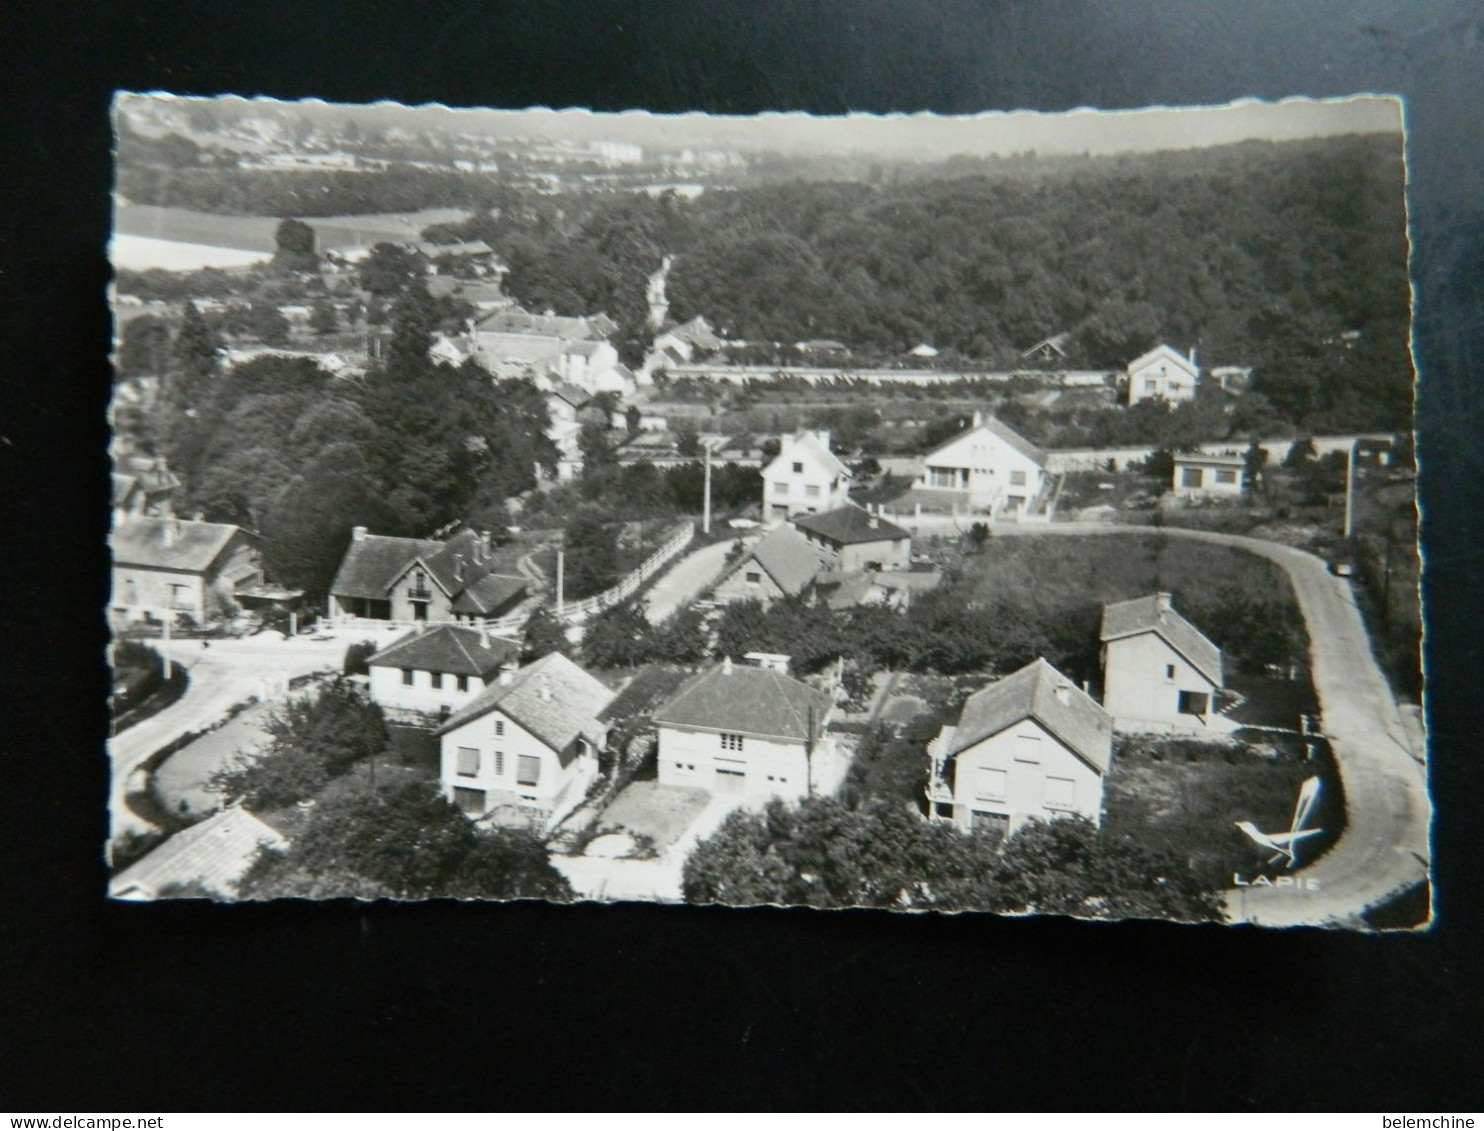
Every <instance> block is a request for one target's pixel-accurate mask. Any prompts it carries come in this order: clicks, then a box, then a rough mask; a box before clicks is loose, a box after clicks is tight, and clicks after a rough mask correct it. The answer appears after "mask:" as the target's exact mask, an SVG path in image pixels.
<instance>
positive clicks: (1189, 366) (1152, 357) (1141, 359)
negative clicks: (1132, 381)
mask: <svg viewBox="0 0 1484 1131" xmlns="http://www.w3.org/2000/svg"><path fill="white" fill-rule="evenodd" d="M1161 357H1163V358H1165V359H1167V360H1169V361H1173V362H1174V363H1175V364H1176V365H1178V366H1180V368H1182V369H1184V370H1185V371H1186V372H1188V373H1195V372H1196V366H1195V362H1194V361H1193V360H1192V359H1190V358H1188V357H1186V356H1185V355H1184V354H1183V353H1181V352H1180V351H1179V350H1177V349H1176V348H1175V347H1174V346H1168V345H1163V344H1161V345H1157V346H1155V347H1154V348H1153V349H1152V350H1149V351H1148V352H1147V353H1141V354H1140V355H1139V356H1138V357H1136V358H1134V360H1133V361H1131V362H1129V363H1128V365H1127V366H1126V367H1125V371H1126V372H1129V373H1132V372H1133V371H1134V370H1135V369H1141V368H1143V367H1144V366H1145V365H1146V364H1148V363H1149V362H1151V361H1156V360H1158V359H1159V358H1161Z"/></svg>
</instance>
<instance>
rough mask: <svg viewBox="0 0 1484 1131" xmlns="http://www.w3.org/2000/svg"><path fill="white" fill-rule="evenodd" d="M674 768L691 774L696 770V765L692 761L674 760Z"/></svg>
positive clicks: (678, 771)
mask: <svg viewBox="0 0 1484 1131" xmlns="http://www.w3.org/2000/svg"><path fill="white" fill-rule="evenodd" d="M675 770H676V772H677V773H682V774H693V773H695V772H696V767H695V763H693V762H676V763H675Z"/></svg>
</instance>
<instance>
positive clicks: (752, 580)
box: [747, 569, 763, 585]
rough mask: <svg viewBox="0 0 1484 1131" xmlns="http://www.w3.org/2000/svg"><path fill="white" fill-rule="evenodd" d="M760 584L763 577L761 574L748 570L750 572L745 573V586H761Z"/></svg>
mask: <svg viewBox="0 0 1484 1131" xmlns="http://www.w3.org/2000/svg"><path fill="white" fill-rule="evenodd" d="M762 583H763V575H762V574H760V573H759V572H758V571H757V570H755V569H750V570H748V571H747V584H748V585H761V584H762Z"/></svg>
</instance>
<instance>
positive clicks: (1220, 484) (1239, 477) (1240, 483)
mask: <svg viewBox="0 0 1484 1131" xmlns="http://www.w3.org/2000/svg"><path fill="white" fill-rule="evenodd" d="M1246 479H1247V461H1246V459H1244V458H1243V457H1242V456H1240V455H1207V454H1206V453H1204V452H1176V453H1175V471H1174V475H1173V478H1172V481H1171V487H1172V489H1173V490H1174V492H1175V497H1176V498H1177V499H1239V498H1241V497H1242V492H1243V491H1245V490H1246V489H1247V483H1246Z"/></svg>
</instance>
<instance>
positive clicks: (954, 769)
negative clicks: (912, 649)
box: [927, 659, 1113, 837]
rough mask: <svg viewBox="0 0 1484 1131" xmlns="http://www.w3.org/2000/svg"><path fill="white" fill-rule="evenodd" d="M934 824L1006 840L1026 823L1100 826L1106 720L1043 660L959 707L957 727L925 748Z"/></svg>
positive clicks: (1108, 754)
mask: <svg viewBox="0 0 1484 1131" xmlns="http://www.w3.org/2000/svg"><path fill="white" fill-rule="evenodd" d="M928 760H929V765H930V770H929V776H928V787H927V797H928V803H929V806H930V810H929V812H930V815H931V816H932V818H933V819H934V820H940V821H952V822H953V823H954V824H955V825H957V826H958V827H959V828H960V829H962V830H963V831H964V832H985V833H989V834H991V835H994V836H998V837H1008V836H1013V835H1014V834H1015V833H1016V832H1017V831H1019V829H1020V828H1021V827H1022V826H1023V825H1024V824H1025V823H1026V822H1027V821H1031V820H1040V821H1050V820H1055V819H1057V818H1059V817H1085V818H1087V819H1088V820H1089V821H1091V822H1092V823H1093V824H1095V825H1096V824H1099V823H1101V821H1102V812H1103V781H1104V779H1105V777H1106V776H1107V773H1108V769H1109V767H1110V766H1111V765H1112V761H1113V720H1112V718H1111V717H1110V716H1109V715H1108V713H1107V712H1106V711H1105V710H1103V708H1102V707H1099V706H1098V705H1097V703H1096V702H1095V701H1094V700H1093V699H1092V698H1091V697H1090V696H1089V695H1087V694H1086V693H1085V692H1083V691H1082V690H1081V689H1079V688H1078V687H1077V686H1076V685H1075V684H1074V683H1073V682H1072V681H1071V680H1070V679H1068V678H1067V677H1066V676H1064V675H1062V674H1061V672H1059V671H1057V670H1056V669H1055V668H1054V667H1052V666H1051V665H1050V664H1048V663H1047V662H1046V661H1045V660H1041V659H1038V660H1033V661H1032V662H1031V663H1029V664H1027V665H1026V666H1025V667H1023V668H1021V669H1020V670H1019V671H1017V672H1014V673H1013V674H1011V675H1007V676H1006V677H1005V678H1004V679H1001V680H999V681H997V682H995V683H992V684H990V685H989V686H988V687H985V688H983V689H982V690H980V691H976V692H975V693H974V694H973V695H971V696H969V698H968V699H967V700H965V701H964V706H963V710H962V712H961V713H960V714H959V718H958V723H957V725H955V726H951V727H944V728H943V730H942V731H941V732H939V734H938V737H937V738H935V739H934V740H933V741H932V743H930V744H929V746H928Z"/></svg>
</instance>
